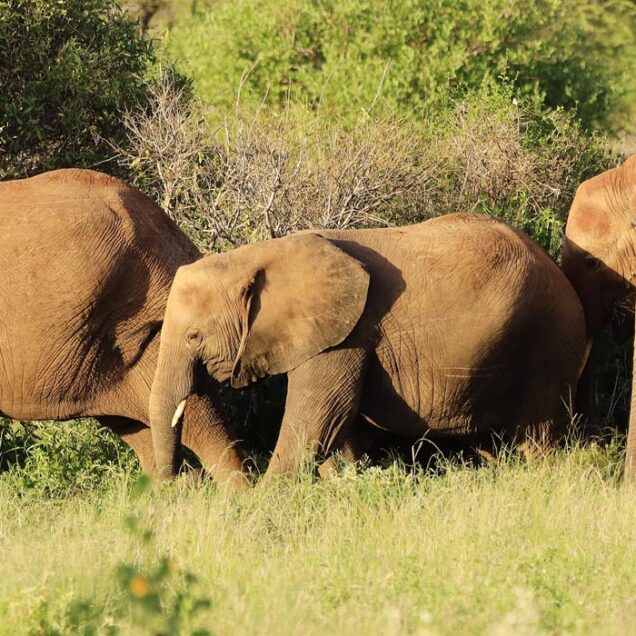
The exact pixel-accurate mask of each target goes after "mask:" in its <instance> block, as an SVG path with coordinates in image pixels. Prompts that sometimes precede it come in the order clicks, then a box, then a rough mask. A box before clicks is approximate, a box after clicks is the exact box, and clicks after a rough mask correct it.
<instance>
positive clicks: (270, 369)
mask: <svg viewBox="0 0 636 636" xmlns="http://www.w3.org/2000/svg"><path fill="white" fill-rule="evenodd" d="M368 286H369V275H368V274H367V272H366V271H365V269H364V268H363V266H362V265H361V264H360V263H359V262H358V261H357V260H355V259H354V258H352V257H351V256H349V255H347V254H346V253H345V252H343V251H342V250H340V249H339V248H338V247H336V246H335V245H334V244H333V243H331V242H330V241H328V240H326V239H324V238H322V237H321V236H319V235H317V234H299V235H295V236H290V237H286V238H281V239H274V240H270V241H265V242H263V243H259V244H255V245H248V246H245V247H240V248H238V249H236V250H233V251H231V252H228V253H225V254H216V255H211V256H208V257H206V258H203V259H201V260H200V261H197V262H196V263H193V264H191V265H186V266H183V267H181V268H180V269H179V270H178V271H177V274H176V276H175V279H174V282H173V284H172V288H171V290H170V295H169V297H168V304H167V308H166V313H165V317H164V323H163V327H162V331H161V346H160V352H159V361H158V364H157V369H156V372H155V377H154V382H153V385H152V392H151V396H150V418H151V424H152V430H153V442H154V445H155V457H156V461H157V469H158V471H159V472H160V474H161V475H163V476H170V475H172V474H173V473H174V469H175V459H176V457H175V455H176V451H177V448H178V445H179V435H178V426H176V424H177V423H178V420H179V417H180V415H181V413H182V412H183V408H184V406H185V400H186V399H187V398H188V396H189V395H190V394H191V393H192V392H193V391H194V389H195V382H196V376H197V369H198V368H203V367H204V368H205V369H206V370H207V372H208V373H209V375H210V376H212V378H214V380H216V381H218V382H224V381H227V380H231V383H232V386H233V387H244V386H247V385H248V384H249V383H251V382H254V381H256V380H257V379H259V378H262V377H264V376H265V375H268V374H277V373H285V372H288V371H291V370H292V369H294V368H295V367H297V366H298V365H300V364H302V363H303V362H304V361H305V360H307V359H309V358H311V357H312V356H314V355H316V354H318V353H320V352H321V351H324V350H325V349H327V348H329V347H333V346H336V345H338V344H340V343H341V342H342V341H343V340H344V339H345V338H346V337H347V336H348V335H349V334H350V333H351V331H352V329H353V328H354V326H355V325H356V323H357V322H358V320H359V318H360V316H361V314H362V311H363V309H364V306H365V303H366V298H367V290H368Z"/></svg>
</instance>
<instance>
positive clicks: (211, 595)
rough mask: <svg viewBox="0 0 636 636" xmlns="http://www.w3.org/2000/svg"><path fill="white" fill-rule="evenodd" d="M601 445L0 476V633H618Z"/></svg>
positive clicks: (622, 542)
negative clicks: (180, 475)
mask: <svg viewBox="0 0 636 636" xmlns="http://www.w3.org/2000/svg"><path fill="white" fill-rule="evenodd" d="M619 448H620V445H619V444H618V443H614V444H610V445H609V446H607V447H605V448H600V447H596V446H592V447H588V448H586V449H583V448H581V447H578V446H575V447H573V448H572V449H570V450H569V451H568V452H567V453H564V452H559V453H556V454H554V455H552V456H550V457H548V458H546V459H545V460H542V461H540V462H538V463H534V464H531V465H528V464H524V463H523V462H520V461H519V460H518V459H516V458H515V457H514V456H513V455H510V456H507V457H504V458H503V459H502V460H501V461H499V462H497V463H496V464H490V465H487V466H485V467H482V468H480V469H470V468H466V467H463V466H461V465H458V464H457V463H452V462H446V463H442V466H441V468H439V467H438V468H437V469H436V471H435V472H430V473H429V474H426V473H424V472H420V473H415V474H413V473H409V472H408V471H406V470H405V469H404V467H403V466H401V465H400V464H398V463H395V464H392V465H390V466H389V467H388V468H385V469H379V468H369V469H366V470H364V471H362V472H360V471H355V470H353V469H346V470H344V471H343V472H341V473H340V474H339V476H337V477H334V478H332V479H329V480H324V481H316V480H314V479H313V478H311V477H310V476H308V475H304V476H302V477H300V478H298V479H296V480H292V481H281V482H280V483H276V484H273V485H272V486H271V487H269V488H256V489H255V490H254V491H253V492H250V493H248V494H246V495H242V496H240V497H234V496H229V495H226V494H223V493H221V492H217V490H216V488H215V487H214V485H213V484H204V485H203V486H199V487H192V486H190V485H188V483H187V482H185V481H183V480H181V481H179V482H178V483H175V484H171V485H168V486H165V487H162V488H160V489H156V488H148V489H144V488H141V489H140V488H139V484H138V482H136V481H135V477H134V476H133V475H131V474H130V473H128V472H125V471H123V470H122V471H120V472H119V474H118V476H117V477H116V478H113V479H111V481H110V483H109V485H108V487H106V488H105V489H102V490H98V491H95V492H92V493H91V492H85V493H83V494H81V495H76V496H74V497H72V498H67V499H58V500H51V499H47V498H45V497H43V496H42V495H41V494H32V495H27V496H22V497H20V496H18V493H16V492H15V489H14V487H13V486H12V485H10V484H9V483H8V482H7V481H6V480H4V481H0V541H1V542H2V546H3V557H2V568H3V575H2V577H0V633H1V634H14V633H38V634H39V633H47V634H56V633H59V634H64V633H71V632H72V633H86V634H88V633H97V634H102V633H121V634H140V633H149V634H150V633H153V634H155V633H169V634H194V633H205V632H201V631H199V632H197V630H202V629H207V630H208V632H211V633H215V634H246V633H251V634H297V633H300V632H302V633H304V634H319V633H320V634H322V633H325V632H326V631H329V632H337V633H339V634H360V633H364V634H457V633H462V634H483V633H489V634H510V633H515V634H519V633H528V634H538V633H564V632H567V633H574V634H594V633H601V632H602V633H605V634H624V633H626V631H625V630H626V629H627V626H628V625H629V624H632V625H633V624H634V620H635V619H636V597H635V595H634V590H635V589H636V567H635V566H636V551H634V547H633V546H634V542H635V540H636V492H635V491H634V490H633V489H630V488H628V487H626V486H624V485H621V484H620V481H619V477H618V476H619V474H620V464H621V458H620V452H619V450H618V449H619ZM139 490H141V491H142V492H141V493H139V492H138V491H139ZM91 630H92V631H91Z"/></svg>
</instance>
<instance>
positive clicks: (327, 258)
mask: <svg viewBox="0 0 636 636" xmlns="http://www.w3.org/2000/svg"><path fill="white" fill-rule="evenodd" d="M243 249H249V250H253V251H255V252H256V257H257V258H256V261H257V262H256V263H255V264H254V265H255V266H254V268H253V270H252V272H253V273H252V274H251V275H250V276H248V281H247V284H246V285H245V286H244V287H243V290H242V293H241V298H242V300H241V302H242V303H243V307H244V316H243V319H242V335H241V344H240V347H239V351H238V354H237V357H236V360H235V361H234V368H233V371H232V386H234V387H237V388H240V387H244V386H247V385H248V384H249V383H250V382H253V381H255V380H256V379H258V378H261V377H264V376H265V375H268V374H276V373H286V372H288V371H291V370H292V369H294V368H296V367H297V366H298V365H300V364H302V363H303V362H304V361H305V360H308V359H309V358H311V357H312V356H315V355H316V354H318V353H320V352H321V351H324V350H325V349H328V348H329V347H334V346H336V345H338V344H340V343H341V342H342V341H343V340H344V339H345V338H346V337H347V336H348V335H349V334H350V333H351V331H352V330H353V328H354V327H355V325H356V323H357V322H358V320H359V318H360V316H361V315H362V311H363V309H364V306H365V303H366V299H367V290H368V288H369V274H368V273H367V272H366V270H365V269H364V267H363V266H362V264H361V263H360V262H359V261H357V260H356V259H355V258H353V257H351V256H349V255H348V254H346V253H345V252H343V251H342V250H341V249H339V248H338V247H336V246H335V245H334V244H333V243H331V242H330V241H328V240H327V239H324V238H322V237H321V236H319V235H317V234H301V235H296V236H290V237H287V238H282V239H275V240H272V241H266V242H264V243H261V244H259V245H256V246H250V247H248V248H243Z"/></svg>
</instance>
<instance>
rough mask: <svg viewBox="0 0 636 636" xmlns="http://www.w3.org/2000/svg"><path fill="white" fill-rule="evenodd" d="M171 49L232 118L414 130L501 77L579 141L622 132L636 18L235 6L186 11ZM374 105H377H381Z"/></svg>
mask: <svg viewBox="0 0 636 636" xmlns="http://www.w3.org/2000/svg"><path fill="white" fill-rule="evenodd" d="M192 7H193V10H192V15H191V17H190V19H184V20H182V21H181V22H180V23H178V24H177V25H176V26H175V28H174V29H173V30H172V31H171V32H170V33H169V35H168V40H167V41H168V46H169V50H170V51H171V52H172V54H173V55H174V56H175V57H176V59H177V60H178V63H179V65H180V67H181V68H182V69H183V70H184V71H185V72H187V73H188V74H190V75H191V76H192V77H193V78H194V79H195V82H196V86H197V90H198V92H199V94H200V95H201V96H202V97H203V98H204V99H205V100H206V101H207V102H208V103H211V104H214V105H217V106H220V107H221V108H222V109H223V110H225V111H227V110H229V109H230V108H232V107H233V105H234V103H235V101H236V99H237V93H239V92H240V99H241V101H242V102H243V103H248V104H251V105H252V106H254V105H256V104H259V103H261V102H262V101H264V102H265V103H267V104H271V105H275V106H279V107H280V106H282V105H284V104H285V103H287V101H288V100H289V99H291V100H292V101H294V102H301V103H305V104H307V105H308V106H309V107H311V108H314V109H321V110H324V111H327V112H328V113H329V114H330V115H334V114H336V115H338V116H339V117H345V118H346V119H348V120H350V121H351V120H355V119H356V118H357V117H359V116H360V114H361V113H365V112H369V111H370V110H371V109H372V108H373V107H374V105H375V106H376V108H377V107H382V106H383V107H388V108H389V109H392V110H395V111H397V112H399V113H400V114H409V115H412V116H414V117H415V118H421V117H422V116H425V115H426V114H427V113H430V112H432V110H434V109H436V108H438V107H439V106H440V105H443V104H445V103H447V100H448V98H449V97H451V98H453V97H457V96H460V95H462V94H463V93H464V92H465V91H466V90H467V89H471V88H472V89H475V88H478V87H480V86H481V85H482V83H483V82H484V80H492V79H496V78H498V77H500V76H502V75H506V76H508V77H510V78H512V80H513V81H514V84H515V87H516V89H517V92H518V93H519V94H520V95H522V96H526V97H533V98H534V97H538V98H539V99H540V100H541V102H542V104H543V105H544V106H546V107H552V108H554V107H564V108H568V109H572V108H575V109H577V111H578V114H579V116H580V118H581V120H582V122H583V125H584V127H585V128H590V127H595V126H616V125H620V124H622V123H625V117H626V113H627V109H628V102H627V101H626V99H627V98H628V97H629V96H630V92H632V91H633V89H634V87H635V86H636V84H635V82H634V70H635V62H634V58H635V53H636V7H634V5H633V3H632V2H629V1H627V0H616V1H613V2H605V1H604V0H591V1H589V2H580V1H579V0H538V1H537V2H527V0H461V1H457V0H407V1H399V2H398V1H392V2H387V1H386V0H362V1H361V0H321V1H320V2H318V1H311V0H293V1H291V2H285V3H280V2H278V1H277V0H243V1H242V2H233V1H231V0H220V1H218V2H213V3H211V2H208V3H205V2H196V3H192ZM380 95H381V100H380V103H378V104H376V102H377V98H378V97H379V96H380Z"/></svg>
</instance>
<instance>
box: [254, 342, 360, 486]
mask: <svg viewBox="0 0 636 636" xmlns="http://www.w3.org/2000/svg"><path fill="white" fill-rule="evenodd" d="M367 357H368V354H367V353H366V352H365V351H364V350H362V349H357V348H356V349H344V348H343V349H333V350H331V351H326V352H323V353H321V354H319V355H317V356H315V357H313V358H311V359H310V360H308V361H307V362H305V363H303V364H302V365H301V366H299V367H297V368H296V369H294V370H293V371H291V372H290V373H289V375H288V385H287V401H286V403H285V415H284V416H283V422H282V424H281V429H280V434H279V436H278V441H277V442H276V447H275V448H274V452H273V454H272V458H271V460H270V463H269V466H268V468H267V472H266V473H265V476H264V478H263V481H264V482H267V481H269V480H270V479H271V478H272V477H274V476H275V475H292V474H294V473H296V472H298V471H299V470H300V469H301V468H302V466H303V464H304V463H305V462H308V463H311V462H312V461H313V460H314V459H315V458H316V455H318V454H322V455H326V454H327V453H329V452H330V451H334V450H338V449H339V448H340V447H343V448H344V447H346V446H347V439H348V438H349V434H348V433H349V431H348V429H349V428H350V427H351V426H352V425H353V421H354V419H355V417H356V416H357V414H358V407H359V405H360V395H361V393H362V382H363V377H364V371H365V367H366V361H367Z"/></svg>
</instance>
